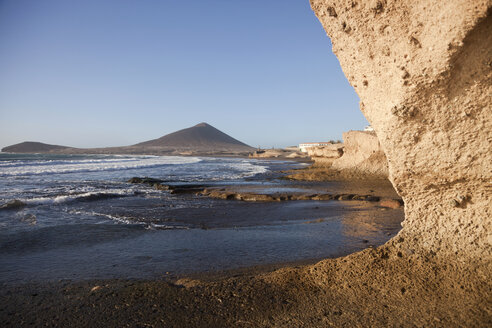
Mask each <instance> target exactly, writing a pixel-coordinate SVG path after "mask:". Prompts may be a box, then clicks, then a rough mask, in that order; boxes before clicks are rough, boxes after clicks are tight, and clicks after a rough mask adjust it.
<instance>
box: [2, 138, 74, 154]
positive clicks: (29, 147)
mask: <svg viewBox="0 0 492 328" xmlns="http://www.w3.org/2000/svg"><path fill="white" fill-rule="evenodd" d="M68 148H69V147H65V146H58V145H49V144H45V143H42V142H34V141H25V142H21V143H18V144H15V145H12V146H8V147H5V148H2V152H7V153H49V152H56V151H59V150H62V149H68Z"/></svg>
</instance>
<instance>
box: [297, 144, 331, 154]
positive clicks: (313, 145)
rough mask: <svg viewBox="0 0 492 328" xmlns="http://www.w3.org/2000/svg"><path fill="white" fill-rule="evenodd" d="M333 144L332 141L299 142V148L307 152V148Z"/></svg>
mask: <svg viewBox="0 0 492 328" xmlns="http://www.w3.org/2000/svg"><path fill="white" fill-rule="evenodd" d="M331 144H332V143H331V142H305V143H302V144H299V150H300V151H302V152H303V153H307V148H311V147H322V146H328V145H331Z"/></svg>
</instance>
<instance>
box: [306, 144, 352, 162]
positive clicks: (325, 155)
mask: <svg viewBox="0 0 492 328" xmlns="http://www.w3.org/2000/svg"><path fill="white" fill-rule="evenodd" d="M343 148H344V145H343V144H342V143H336V144H331V145H327V146H317V147H311V148H307V154H308V155H309V156H310V157H311V159H312V160H313V161H314V163H315V164H316V165H317V166H331V165H332V163H333V161H335V160H336V159H338V158H340V157H341V156H342V155H343Z"/></svg>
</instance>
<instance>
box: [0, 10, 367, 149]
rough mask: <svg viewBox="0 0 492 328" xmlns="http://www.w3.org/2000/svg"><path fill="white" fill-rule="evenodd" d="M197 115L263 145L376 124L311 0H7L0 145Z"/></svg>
mask: <svg viewBox="0 0 492 328" xmlns="http://www.w3.org/2000/svg"><path fill="white" fill-rule="evenodd" d="M200 122H207V123H209V124H211V125H213V126H215V127H216V128H218V129H220V130H222V131H224V132H226V133H228V134H230V135H231V136H233V137H235V138H237V139H239V140H241V141H243V142H246V143H248V144H250V145H251V146H259V145H260V146H262V147H271V146H275V147H283V146H288V145H294V144H298V143H300V142H311V141H324V140H329V139H339V138H341V134H342V132H343V131H346V130H350V129H361V128H363V127H364V125H366V124H367V122H366V120H365V118H364V117H363V115H362V114H361V113H360V111H359V105H358V97H357V95H356V94H355V92H354V90H353V88H352V87H351V86H350V85H349V84H348V82H347V80H346V78H345V76H344V75H343V72H342V71H341V68H340V65H339V63H338V60H337V58H336V57H335V56H334V55H333V53H332V52H331V44H330V41H329V39H328V37H327V36H326V34H325V32H324V30H323V28H322V26H321V24H320V23H319V22H318V20H317V18H316V17H315V15H314V14H313V12H312V11H311V8H310V6H309V1H308V0H269V1H265V0H235V1H231V0H207V1H204V0H186V1H182V0H161V1H157V0H132V1H129V0H84V1H66V0H42V1H39V0H0V147H4V146H7V145H10V144H14V143H18V142H22V141H26V140H29V141H41V142H46V143H52V144H61V145H68V146H75V147H101V146H122V145H128V144H134V143H137V142H140V141H145V140H148V139H153V138H157V137H160V136H162V135H164V134H167V133H170V132H173V131H175V130H178V129H182V128H186V127H189V126H192V125H195V124H197V123H200Z"/></svg>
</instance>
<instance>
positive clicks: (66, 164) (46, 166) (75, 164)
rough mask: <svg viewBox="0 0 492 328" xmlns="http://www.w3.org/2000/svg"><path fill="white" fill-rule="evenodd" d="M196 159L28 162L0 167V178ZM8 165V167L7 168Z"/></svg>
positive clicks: (191, 162) (177, 162)
mask: <svg viewBox="0 0 492 328" xmlns="http://www.w3.org/2000/svg"><path fill="white" fill-rule="evenodd" d="M200 161H201V159H199V158H197V157H178V156H158V157H154V156H152V157H151V156H146V157H131V158H109V159H87V160H54V161H51V162H50V161H35V162H38V163H35V162H33V161H30V162H29V163H28V164H26V163H24V164H23V163H22V162H17V164H16V165H15V166H14V164H13V163H10V164H7V163H3V164H5V165H4V166H0V176H4V177H5V176H29V175H41V174H60V173H79V172H97V171H116V170H127V169H138V168H151V167H159V166H164V165H180V164H193V163H198V162H200ZM9 165H10V166H9Z"/></svg>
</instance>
